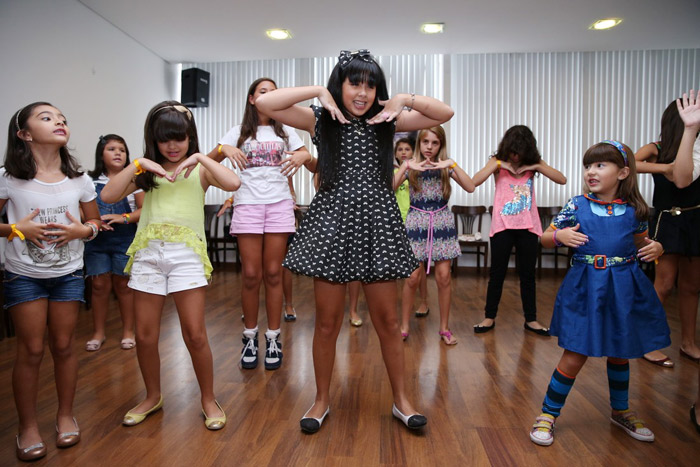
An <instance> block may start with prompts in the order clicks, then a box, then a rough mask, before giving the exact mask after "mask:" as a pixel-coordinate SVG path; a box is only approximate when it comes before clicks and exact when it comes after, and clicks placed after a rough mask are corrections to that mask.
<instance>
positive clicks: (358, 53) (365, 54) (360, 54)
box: [338, 49, 374, 68]
mask: <svg viewBox="0 0 700 467" xmlns="http://www.w3.org/2000/svg"><path fill="white" fill-rule="evenodd" d="M356 58H359V59H360V60H363V61H365V62H368V63H369V62H373V61H374V57H372V53H371V52H370V51H369V50H367V49H360V50H353V51H350V50H341V51H340V55H339V56H338V63H339V64H340V68H345V67H346V66H348V64H349V63H350V62H352V61H353V60H354V59H356Z"/></svg>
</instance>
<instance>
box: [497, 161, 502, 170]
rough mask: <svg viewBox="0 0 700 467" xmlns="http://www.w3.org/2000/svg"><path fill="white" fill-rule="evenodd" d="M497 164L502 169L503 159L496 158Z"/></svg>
mask: <svg viewBox="0 0 700 467" xmlns="http://www.w3.org/2000/svg"><path fill="white" fill-rule="evenodd" d="M496 166H497V167H498V168H499V169H500V168H501V160H500V159H496Z"/></svg>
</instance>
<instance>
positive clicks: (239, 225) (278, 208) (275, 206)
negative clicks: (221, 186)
mask: <svg viewBox="0 0 700 467" xmlns="http://www.w3.org/2000/svg"><path fill="white" fill-rule="evenodd" d="M294 230H295V228H294V201H292V200H291V199H285V200H282V201H278V202H277V203H272V204H239V205H238V206H236V207H234V208H233V219H231V235H238V234H260V235H262V234H264V233H293V232H294Z"/></svg>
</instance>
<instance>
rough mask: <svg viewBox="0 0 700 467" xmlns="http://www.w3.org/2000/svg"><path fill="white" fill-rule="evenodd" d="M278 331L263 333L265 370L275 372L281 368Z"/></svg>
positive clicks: (280, 346)
mask: <svg viewBox="0 0 700 467" xmlns="http://www.w3.org/2000/svg"><path fill="white" fill-rule="evenodd" d="M279 337H280V330H279V329H276V330H271V329H268V330H267V331H266V332H265V340H266V344H265V345H266V349H265V369H266V370H276V369H277V368H279V367H280V366H282V343H281V342H280V340H279Z"/></svg>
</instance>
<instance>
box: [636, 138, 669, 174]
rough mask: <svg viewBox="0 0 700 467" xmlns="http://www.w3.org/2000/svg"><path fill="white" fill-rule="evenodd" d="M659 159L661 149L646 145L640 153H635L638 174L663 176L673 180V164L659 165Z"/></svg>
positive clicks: (651, 144)
mask: <svg viewBox="0 0 700 467" xmlns="http://www.w3.org/2000/svg"><path fill="white" fill-rule="evenodd" d="M657 157H659V149H658V148H657V147H656V144H654V143H649V144H645V145H644V146H642V147H641V148H639V151H637V152H636V153H634V160H635V162H636V163H637V173H640V174H662V175H665V176H666V177H668V178H669V179H673V164H658V163H657V162H656V158H657Z"/></svg>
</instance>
